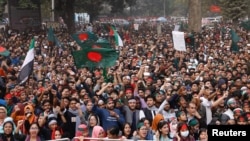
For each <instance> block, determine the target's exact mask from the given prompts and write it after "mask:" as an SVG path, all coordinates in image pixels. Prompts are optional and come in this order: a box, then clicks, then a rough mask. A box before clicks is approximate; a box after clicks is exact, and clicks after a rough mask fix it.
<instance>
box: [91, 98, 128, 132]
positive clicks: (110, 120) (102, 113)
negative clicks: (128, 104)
mask: <svg viewBox="0 0 250 141" xmlns="http://www.w3.org/2000/svg"><path fill="white" fill-rule="evenodd" d="M92 111H93V112H94V113H95V114H96V115H98V116H99V118H100V120H101V121H102V127H103V129H104V130H105V131H107V130H108V129H109V128H110V127H113V126H118V127H121V126H123V124H124V123H125V120H124V117H123V115H122V114H121V112H120V110H118V109H115V103H114V100H113V99H112V98H111V97H110V98H108V99H107V100H106V109H103V108H102V109H101V108H98V107H97V106H96V105H94V106H93V108H92Z"/></svg>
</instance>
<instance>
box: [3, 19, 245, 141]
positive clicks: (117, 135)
mask: <svg viewBox="0 0 250 141" xmlns="http://www.w3.org/2000/svg"><path fill="white" fill-rule="evenodd" d="M158 24H162V23H156V24H151V23H142V24H140V25H139V29H138V30H134V28H133V26H129V27H126V28H124V27H119V34H120V36H121V37H122V39H123V43H124V46H123V47H115V44H114V41H113V37H109V36H106V35H107V34H105V32H107V33H108V31H105V30H104V29H103V28H102V25H101V24H100V23H96V24H93V25H91V24H89V25H86V26H84V27H82V28H83V31H85V30H91V31H92V32H93V33H95V34H96V35H98V36H99V37H100V38H107V39H108V40H110V41H111V43H112V44H113V47H114V48H116V49H118V50H119V58H118V59H117V61H116V65H115V66H113V67H110V68H108V70H107V76H108V78H109V79H108V81H106V80H105V79H104V75H103V73H104V71H103V68H98V67H97V68H88V66H85V67H82V68H80V69H77V68H76V67H75V63H74V58H73V56H72V55H71V52H72V50H78V49H80V47H79V45H77V43H76V42H75V41H74V40H73V39H72V38H71V36H70V34H68V33H67V32H66V31H65V30H60V29H58V30H55V33H56V35H57V36H58V39H59V40H60V41H61V43H62V46H60V47H58V46H56V45H55V46H51V45H50V44H49V42H48V40H47V32H46V31H41V32H39V33H35V32H34V33H32V32H30V33H12V32H5V33H2V36H1V46H3V47H5V48H6V49H7V50H9V51H10V55H9V56H7V57H6V56H2V55H0V63H1V68H0V75H1V81H0V88H1V91H0V93H1V95H0V96H1V99H0V105H1V106H0V140H3V141H16V140H20V141H33V140H36V141H40V140H41V141H42V140H56V139H62V138H68V139H70V140H84V141H87V140H91V138H92V139H96V138H100V139H101V140H102V139H103V138H105V139H117V140H126V139H133V140H155V141H207V139H208V135H207V126H208V125H249V124H250V107H249V106H250V64H249V56H250V54H249V53H250V38H249V37H250V34H249V33H248V31H245V30H244V29H242V28H239V27H236V26H235V25H232V24H217V25H216V26H214V28H206V27H204V28H202V31H201V32H200V33H192V35H193V37H194V44H192V45H191V44H186V51H185V52H184V51H177V50H175V48H174V47H173V41H172V35H171V33H172V30H173V26H174V25H171V24H162V25H161V32H160V33H159V32H158V31H157V25H158ZM222 28H224V29H225V31H224V32H222V31H221V29H222ZM232 29H233V30H235V31H236V33H237V34H238V35H239V37H240V40H239V42H238V43H237V45H238V50H232V48H231V45H232V40H231V34H230V31H231V30H232ZM188 34H189V33H188ZM33 37H35V40H36V42H35V60H34V66H33V73H32V75H31V76H30V77H29V79H28V80H27V82H26V83H25V84H22V85H19V84H18V83H17V78H18V74H19V72H20V67H21V66H22V63H23V61H24V58H25V56H26V53H27V51H28V49H29V43H30V41H31V39H32V38H33ZM76 137H77V138H76Z"/></svg>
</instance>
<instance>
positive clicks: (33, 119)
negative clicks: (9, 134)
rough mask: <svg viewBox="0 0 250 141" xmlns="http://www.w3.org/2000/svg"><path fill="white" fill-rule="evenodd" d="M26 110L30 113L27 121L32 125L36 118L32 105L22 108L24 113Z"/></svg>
mask: <svg viewBox="0 0 250 141" xmlns="http://www.w3.org/2000/svg"><path fill="white" fill-rule="evenodd" d="M27 109H30V112H31V116H30V117H29V119H28V121H29V123H33V122H34V121H35V117H36V116H35V114H34V108H33V106H32V105H27V106H25V107H24V112H25V111H26V110H27ZM24 114H25V113H24Z"/></svg>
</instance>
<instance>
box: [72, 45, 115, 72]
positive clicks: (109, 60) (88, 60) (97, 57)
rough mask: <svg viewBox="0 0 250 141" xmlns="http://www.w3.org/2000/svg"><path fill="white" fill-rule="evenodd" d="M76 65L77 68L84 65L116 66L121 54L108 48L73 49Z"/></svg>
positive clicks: (92, 66)
mask: <svg viewBox="0 0 250 141" xmlns="http://www.w3.org/2000/svg"><path fill="white" fill-rule="evenodd" d="M72 55H73V57H74V61H75V65H76V67H77V68H82V67H86V66H87V67H90V68H94V67H102V68H107V67H111V66H114V65H115V63H116V60H117V58H118V56H119V54H118V52H117V51H116V50H114V49H108V48H91V49H86V50H78V51H73V52H72Z"/></svg>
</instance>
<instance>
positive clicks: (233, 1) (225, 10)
mask: <svg viewBox="0 0 250 141" xmlns="http://www.w3.org/2000/svg"><path fill="white" fill-rule="evenodd" d="M220 2H221V7H222V14H223V18H224V19H226V20H232V21H233V23H235V24H236V23H238V20H239V19H240V18H243V17H244V16H246V15H247V10H248V0H221V1H220Z"/></svg>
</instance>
